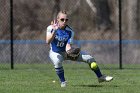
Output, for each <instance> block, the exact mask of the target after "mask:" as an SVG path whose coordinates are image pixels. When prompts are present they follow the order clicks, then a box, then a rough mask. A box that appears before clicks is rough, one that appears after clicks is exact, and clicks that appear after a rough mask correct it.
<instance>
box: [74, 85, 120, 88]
mask: <svg viewBox="0 0 140 93" xmlns="http://www.w3.org/2000/svg"><path fill="white" fill-rule="evenodd" d="M73 86H74V87H96V88H97V87H99V88H100V87H119V86H117V85H73Z"/></svg>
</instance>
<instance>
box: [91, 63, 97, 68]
mask: <svg viewBox="0 0 140 93" xmlns="http://www.w3.org/2000/svg"><path fill="white" fill-rule="evenodd" d="M90 68H91V69H97V68H98V65H97V63H96V62H91V63H90Z"/></svg>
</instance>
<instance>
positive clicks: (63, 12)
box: [57, 10, 67, 18]
mask: <svg viewBox="0 0 140 93" xmlns="http://www.w3.org/2000/svg"><path fill="white" fill-rule="evenodd" d="M60 14H66V15H67V12H66V11H65V10H62V11H60V12H58V14H57V18H59V15H60Z"/></svg>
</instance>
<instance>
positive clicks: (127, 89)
mask: <svg viewBox="0 0 140 93" xmlns="http://www.w3.org/2000/svg"><path fill="white" fill-rule="evenodd" d="M31 68H32V69H31ZM64 68H65V75H66V79H67V81H68V86H67V87H66V88H61V87H60V83H59V81H58V78H57V76H56V74H55V70H54V69H53V65H52V64H45V65H41V64H34V65H29V64H28V65H23V64H22V65H16V67H15V69H14V70H8V69H7V70H6V69H1V70H0V92H1V93H138V92H139V90H140V89H139V87H140V80H139V77H140V70H139V69H123V70H119V69H102V71H103V73H106V74H109V75H110V74H111V75H113V77H114V80H113V81H112V82H108V83H101V84H99V83H98V82H97V78H96V76H95V74H94V73H93V72H92V71H91V70H90V69H89V68H88V66H87V65H86V64H64ZM53 80H55V81H56V82H55V83H53V82H52V81H53Z"/></svg>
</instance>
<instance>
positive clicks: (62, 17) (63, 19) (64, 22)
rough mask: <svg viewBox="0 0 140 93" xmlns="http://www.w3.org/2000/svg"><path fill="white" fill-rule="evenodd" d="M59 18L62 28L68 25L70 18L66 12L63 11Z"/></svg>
mask: <svg viewBox="0 0 140 93" xmlns="http://www.w3.org/2000/svg"><path fill="white" fill-rule="evenodd" d="M57 20H58V25H59V27H60V28H64V27H65V26H66V25H67V21H68V18H67V15H66V14H62V13H61V14H60V15H59V17H58V19H57Z"/></svg>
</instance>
